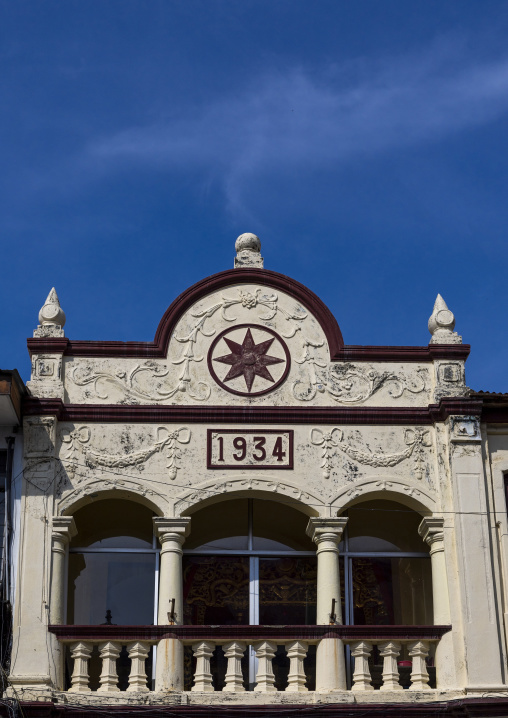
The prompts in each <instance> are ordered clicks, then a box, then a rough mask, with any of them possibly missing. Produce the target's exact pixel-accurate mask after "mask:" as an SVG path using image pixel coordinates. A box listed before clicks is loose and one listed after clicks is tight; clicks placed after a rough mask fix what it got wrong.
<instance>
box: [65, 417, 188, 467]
mask: <svg viewBox="0 0 508 718" xmlns="http://www.w3.org/2000/svg"><path fill="white" fill-rule="evenodd" d="M90 437H91V431H90V428H89V427H88V426H82V427H80V428H79V429H74V430H73V431H65V430H64V431H63V432H62V435H61V440H62V449H63V455H62V462H63V463H64V464H65V465H66V466H67V473H68V474H69V475H70V476H73V475H74V473H75V471H76V468H77V466H78V465H79V464H81V457H83V464H84V465H85V466H87V467H89V468H91V469H97V468H100V467H104V468H108V469H123V468H126V467H127V466H139V465H141V464H144V463H145V461H147V459H149V458H150V457H151V456H153V455H154V454H156V453H158V452H160V453H162V452H165V456H166V461H167V463H166V469H167V470H168V476H169V478H170V479H172V480H173V479H176V476H177V473H178V469H180V468H181V467H180V464H179V460H180V459H181V453H180V450H179V448H178V444H188V443H189V441H190V439H191V431H190V429H188V428H187V427H180V428H179V429H176V430H175V431H169V430H168V429H167V428H166V427H164V426H159V427H158V428H157V430H156V437H155V441H154V443H153V444H151V445H149V446H146V447H145V448H143V449H139V450H138V451H132V452H130V453H127V454H108V453H106V452H104V451H101V450H98V449H94V448H93V447H92V446H89V445H88V443H89V441H90ZM64 447H65V448H64Z"/></svg>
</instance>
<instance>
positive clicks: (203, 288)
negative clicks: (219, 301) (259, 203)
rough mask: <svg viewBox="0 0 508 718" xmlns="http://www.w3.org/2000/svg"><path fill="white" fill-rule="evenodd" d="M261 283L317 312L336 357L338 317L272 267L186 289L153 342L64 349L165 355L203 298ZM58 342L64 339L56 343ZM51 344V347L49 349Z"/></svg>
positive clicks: (34, 346)
mask: <svg viewBox="0 0 508 718" xmlns="http://www.w3.org/2000/svg"><path fill="white" fill-rule="evenodd" d="M238 284H261V285H262V286H265V287H270V288H271V289H275V290H279V291H281V292H286V293H287V294H289V295H290V296H292V297H294V299H296V301H297V302H299V303H300V304H303V306H304V307H305V308H306V309H307V310H308V311H309V312H311V314H313V315H314V316H315V317H316V319H317V320H318V322H319V323H320V325H321V327H322V329H323V332H324V333H325V336H326V339H327V341H328V345H329V348H330V355H331V356H334V355H335V354H337V352H338V351H339V350H340V349H342V347H343V346H344V340H343V339H342V334H341V331H340V329H339V325H338V324H337V320H336V319H335V317H334V316H333V314H332V313H331V312H330V310H329V309H328V307H327V306H326V305H325V304H323V302H322V301H321V299H319V297H318V296H316V295H315V294H314V292H312V291H311V290H310V289H308V288H307V287H305V286H304V285H303V284H300V282H297V281H295V280H294V279H291V278H290V277H286V276H285V275H284V274H278V272H271V271H269V270H268V269H241V270H239V269H228V270H226V271H225V272H219V273H218V274H213V275H212V276H211V277H206V278H205V279H202V280H201V281H200V282H197V284H194V285H193V286H192V287H189V288H188V289H186V290H185V291H184V292H182V294H180V296H179V297H177V298H176V299H175V301H174V302H173V303H172V304H171V306H170V307H169V309H168V310H167V311H166V313H165V314H164V316H163V317H162V319H161V321H160V324H159V326H158V327H157V331H156V332H155V338H154V340H153V342H95V341H69V340H67V341H68V343H67V345H66V347H65V348H63V349H62V350H63V351H64V353H65V354H67V355H69V356H88V357H92V356H93V357H137V358H139V357H144V358H149V357H165V356H166V355H167V353H168V344H169V339H170V337H171V335H172V333H173V330H174V329H175V327H176V325H177V323H178V321H179V320H180V318H181V317H182V316H183V315H184V314H185V312H186V311H187V310H188V309H189V308H190V307H191V306H192V305H193V304H195V303H196V302H198V301H199V300H200V299H203V297H206V296H207V295H208V294H211V293H212V292H216V291H218V290H220V289H226V287H229V286H231V285H238ZM56 341H58V342H62V343H61V344H58V345H57V344H56ZM57 346H62V347H63V340H54V339H50V340H47V339H29V340H28V348H29V350H30V351H31V352H34V351H35V352H40V351H44V352H46V351H47V352H49V351H50V348H49V347H54V349H53V351H58V349H56V347H57ZM46 347H48V348H46Z"/></svg>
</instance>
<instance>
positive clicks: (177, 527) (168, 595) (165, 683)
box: [153, 517, 191, 691]
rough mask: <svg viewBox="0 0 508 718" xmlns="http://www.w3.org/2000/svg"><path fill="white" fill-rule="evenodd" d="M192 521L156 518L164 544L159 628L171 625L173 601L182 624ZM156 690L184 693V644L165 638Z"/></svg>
mask: <svg viewBox="0 0 508 718" xmlns="http://www.w3.org/2000/svg"><path fill="white" fill-rule="evenodd" d="M190 521H191V520H190V518H182V517H179V518H155V519H154V520H153V522H154V526H155V531H156V534H157V536H158V538H159V541H160V543H161V554H160V564H159V615H158V623H159V625H168V624H169V623H170V620H169V616H168V614H169V613H170V612H171V605H172V599H175V611H174V615H175V624H176V625H182V623H183V577H182V553H183V552H182V545H183V542H184V541H185V539H186V537H187V536H188V535H189V533H190ZM155 690H156V691H183V644H182V643H181V641H178V640H175V639H163V640H162V641H160V642H159V645H158V647H157V665H156V673H155Z"/></svg>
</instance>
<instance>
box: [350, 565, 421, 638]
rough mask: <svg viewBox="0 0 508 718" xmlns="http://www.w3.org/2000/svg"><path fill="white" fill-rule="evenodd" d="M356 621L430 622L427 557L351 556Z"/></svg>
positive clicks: (358, 623)
mask: <svg viewBox="0 0 508 718" xmlns="http://www.w3.org/2000/svg"><path fill="white" fill-rule="evenodd" d="M352 564H353V611H354V623H355V624H357V625H378V626H379V625H407V626H411V625H432V623H433V610H432V577H431V564H430V559H427V558H353V559H352Z"/></svg>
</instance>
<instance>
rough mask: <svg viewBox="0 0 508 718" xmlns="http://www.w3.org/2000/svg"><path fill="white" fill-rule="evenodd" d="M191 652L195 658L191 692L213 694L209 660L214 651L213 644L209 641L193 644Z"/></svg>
mask: <svg viewBox="0 0 508 718" xmlns="http://www.w3.org/2000/svg"><path fill="white" fill-rule="evenodd" d="M192 650H193V652H194V655H195V657H196V673H195V674H194V685H193V686H192V688H191V691H203V692H205V693H212V692H213V685H212V674H211V672H210V659H211V657H212V653H213V652H214V650H215V643H212V642H211V641H200V642H199V643H194V644H193V646H192Z"/></svg>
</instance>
